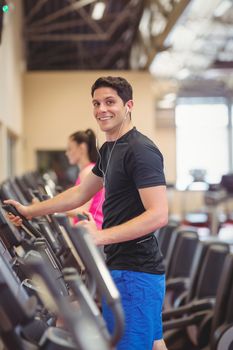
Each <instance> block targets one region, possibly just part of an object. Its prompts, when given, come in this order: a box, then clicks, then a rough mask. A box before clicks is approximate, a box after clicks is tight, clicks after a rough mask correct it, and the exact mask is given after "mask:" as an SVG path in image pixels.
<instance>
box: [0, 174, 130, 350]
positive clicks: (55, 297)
mask: <svg viewBox="0 0 233 350" xmlns="http://www.w3.org/2000/svg"><path fill="white" fill-rule="evenodd" d="M56 191H57V189H56V186H55V184H54V183H53V182H52V181H51V179H50V178H49V177H48V176H47V177H40V176H39V175H38V174H36V173H31V174H26V175H24V176H23V177H21V178H16V179H10V180H8V181H5V182H4V183H3V184H2V185H1V187H0V199H1V204H0V340H1V342H2V345H3V348H4V349H9V350H15V349H17V350H21V349H22V350H25V349H26V350H27V349H28V350H39V349H42V350H53V349H54V350H55V349H56V350H68V349H69V350H71V349H77V350H92V349H96V350H110V349H111V350H112V349H114V348H115V345H116V344H117V342H118V340H119V339H120V337H121V335H122V333H123V328H124V315H123V309H122V306H121V300H120V295H119V292H118V290H117V289H116V287H115V285H114V283H113V281H112V279H111V276H110V274H109V272H108V270H107V267H106V266H105V263H104V260H103V257H102V255H101V253H100V251H99V250H98V249H97V248H96V247H95V245H94V244H93V243H92V241H91V239H90V236H89V234H88V232H87V231H86V230H85V229H84V228H82V227H81V228H77V227H71V225H70V223H69V220H68V219H67V217H66V216H65V215H63V214H55V215H47V216H45V217H41V218H38V219H33V220H32V221H28V220H26V219H25V218H23V225H22V226H21V227H20V228H18V227H15V226H14V225H12V224H11V223H10V222H8V221H7V219H6V217H5V215H4V214H5V210H7V211H11V210H13V211H14V207H13V208H12V207H10V206H9V205H8V206H5V205H4V204H3V201H4V200H5V199H7V198H14V199H16V200H19V201H20V202H22V203H24V204H28V203H29V202H30V201H31V200H32V199H35V198H36V199H37V200H43V199H45V198H47V196H48V195H51V194H52V195H53V194H55V193H56ZM100 298H104V299H105V300H106V302H107V303H108V304H109V305H110V307H111V309H112V312H113V314H114V316H115V329H114V332H113V333H112V334H109V333H108V330H107V328H106V325H105V322H104V320H103V318H102V315H101V311H100V308H99V299H100ZM61 320H62V324H63V326H64V327H57V325H58V323H61Z"/></svg>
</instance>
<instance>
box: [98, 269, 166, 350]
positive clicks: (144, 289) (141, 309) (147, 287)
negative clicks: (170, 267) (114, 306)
mask: <svg viewBox="0 0 233 350" xmlns="http://www.w3.org/2000/svg"><path fill="white" fill-rule="evenodd" d="M110 273H111V275H112V278H113V280H114V282H115V284H116V286H117V288H118V290H119V292H120V294H121V300H122V305H123V309H124V312H125V332H124V335H123V337H122V339H121V340H120V342H119V343H118V344H117V350H152V347H153V342H154V340H159V339H162V337H163V332H162V306H163V300H164V294H165V275H154V274H149V273H144V272H134V271H122V270H113V271H110ZM102 307H103V316H104V319H105V321H106V323H107V326H108V329H109V332H110V333H112V331H113V329H114V318H113V315H112V313H111V310H110V309H109V308H108V306H107V305H106V303H105V302H103V305H102Z"/></svg>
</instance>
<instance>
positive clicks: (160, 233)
mask: <svg viewBox="0 0 233 350" xmlns="http://www.w3.org/2000/svg"><path fill="white" fill-rule="evenodd" d="M178 226H179V222H178V221H170V222H169V223H168V224H167V225H166V226H164V227H161V228H160V229H158V230H157V231H156V233H155V236H156V238H157V240H158V243H159V247H160V250H161V252H162V254H163V257H164V259H166V255H167V251H168V246H169V243H170V240H171V237H172V234H173V232H174V231H175V230H176V229H177V228H178Z"/></svg>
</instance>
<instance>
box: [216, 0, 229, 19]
mask: <svg viewBox="0 0 233 350" xmlns="http://www.w3.org/2000/svg"><path fill="white" fill-rule="evenodd" d="M231 6H232V1H231V0H224V1H222V2H221V3H220V4H219V5H218V7H217V8H216V9H215V11H214V16H215V17H221V16H223V15H224V14H225V13H226V12H227V11H228V10H229V9H230V8H231Z"/></svg>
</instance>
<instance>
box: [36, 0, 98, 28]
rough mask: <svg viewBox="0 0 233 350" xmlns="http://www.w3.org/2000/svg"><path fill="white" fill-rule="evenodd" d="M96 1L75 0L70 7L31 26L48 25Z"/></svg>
mask: <svg viewBox="0 0 233 350" xmlns="http://www.w3.org/2000/svg"><path fill="white" fill-rule="evenodd" d="M95 1H96V0H78V1H77V0H76V2H75V3H72V4H70V5H67V6H65V7H63V8H62V9H60V10H57V11H55V12H53V13H51V14H49V15H47V16H44V17H43V18H42V19H40V20H38V21H35V22H34V23H33V26H41V25H44V24H46V23H50V22H52V21H54V20H56V19H58V18H60V17H63V16H65V15H67V14H68V13H70V12H73V11H76V10H78V9H80V8H82V7H84V6H87V5H90V4H92V3H93V2H95Z"/></svg>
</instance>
